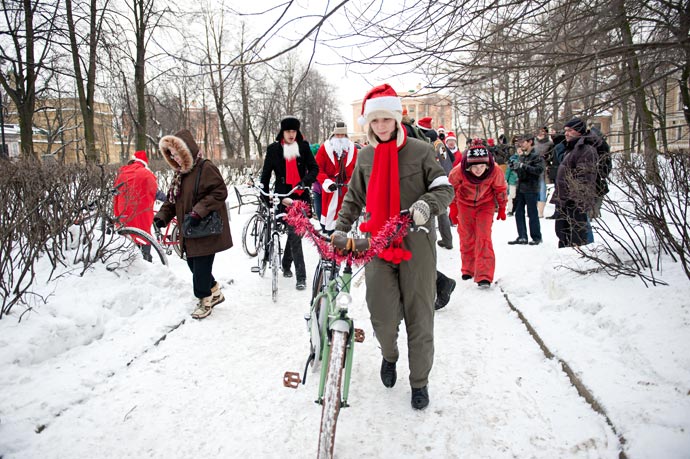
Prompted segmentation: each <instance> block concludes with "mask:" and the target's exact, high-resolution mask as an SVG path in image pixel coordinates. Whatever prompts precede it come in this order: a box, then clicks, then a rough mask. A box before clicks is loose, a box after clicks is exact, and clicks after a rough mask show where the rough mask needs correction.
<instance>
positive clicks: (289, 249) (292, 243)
mask: <svg viewBox="0 0 690 459" xmlns="http://www.w3.org/2000/svg"><path fill="white" fill-rule="evenodd" d="M293 262H294V263H295V277H296V278H297V282H304V281H306V280H307V270H306V267H305V265H304V254H303V253H302V238H301V237H299V236H298V235H297V234H296V233H295V230H294V228H293V227H292V226H288V236H287V243H286V244H285V252H283V263H282V264H283V271H287V270H289V269H290V265H292V263H293Z"/></svg>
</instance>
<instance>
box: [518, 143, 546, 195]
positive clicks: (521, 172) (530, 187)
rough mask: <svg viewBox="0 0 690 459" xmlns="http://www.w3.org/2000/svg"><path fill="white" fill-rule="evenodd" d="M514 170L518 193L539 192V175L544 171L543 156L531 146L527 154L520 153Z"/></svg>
mask: <svg viewBox="0 0 690 459" xmlns="http://www.w3.org/2000/svg"><path fill="white" fill-rule="evenodd" d="M517 164H518V165H520V167H518V168H517V169H515V172H517V176H518V186H517V192H518V193H539V177H540V176H541V174H543V173H544V158H542V157H541V156H540V155H539V153H537V152H536V150H535V149H534V148H533V149H532V150H531V151H530V152H529V154H527V155H520V157H519V158H518V161H517Z"/></svg>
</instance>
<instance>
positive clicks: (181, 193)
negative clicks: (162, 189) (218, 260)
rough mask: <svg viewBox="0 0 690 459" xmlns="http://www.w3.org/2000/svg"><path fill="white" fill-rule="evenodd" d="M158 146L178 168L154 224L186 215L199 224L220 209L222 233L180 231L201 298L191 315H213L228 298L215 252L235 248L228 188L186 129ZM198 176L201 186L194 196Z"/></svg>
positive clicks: (165, 223) (199, 316) (174, 167)
mask: <svg viewBox="0 0 690 459" xmlns="http://www.w3.org/2000/svg"><path fill="white" fill-rule="evenodd" d="M159 147H160V150H161V154H162V155H163V158H165V160H166V161H167V163H168V164H169V165H170V167H171V168H172V169H173V170H174V171H175V177H174V178H173V182H172V184H171V186H170V190H169V191H168V200H167V201H166V203H165V204H163V206H162V207H161V209H160V210H159V211H158V213H157V214H156V216H155V218H154V223H155V224H156V225H157V226H159V227H161V228H162V227H164V226H166V225H167V224H168V222H170V220H172V218H173V217H177V221H178V222H179V224H182V222H183V221H184V217H185V215H186V214H190V216H191V217H192V219H193V220H195V221H196V222H197V223H198V222H200V221H201V219H202V218H204V217H206V216H207V215H208V214H210V213H211V212H213V211H214V210H215V211H218V213H219V214H220V218H221V221H222V223H223V231H222V233H221V234H219V235H215V236H207V237H202V238H197V239H185V238H183V237H182V235H181V234H180V238H181V240H180V243H181V244H182V246H183V250H184V251H185V253H186V254H187V265H188V266H189V269H190V270H191V271H192V280H193V284H194V296H195V297H197V298H198V299H199V302H198V304H197V306H196V309H195V310H194V312H192V317H193V318H195V319H203V318H204V317H207V316H208V315H209V314H211V310H212V308H213V307H214V306H215V305H217V304H218V303H222V302H223V301H224V300H225V298H224V297H223V293H222V292H221V291H220V284H218V282H216V280H215V278H214V277H213V273H212V272H211V271H212V269H213V259H214V257H215V254H216V253H218V252H221V251H223V250H227V249H229V248H230V247H232V236H231V235H230V223H229V221H228V211H227V208H226V207H225V199H226V198H227V196H228V188H227V186H226V185H225V181H224V180H223V176H222V175H221V174H220V171H219V170H218V168H217V167H216V165H215V164H213V163H212V162H211V161H209V160H206V159H203V158H202V157H201V155H200V154H199V146H198V145H197V144H196V142H195V141H194V138H193V137H192V134H191V133H190V132H189V131H188V130H187V129H182V130H181V131H178V132H177V133H175V135H166V136H165V137H163V138H162V139H161V140H160V143H159ZM197 176H199V188H198V191H197V195H196V196H195V195H194V188H195V185H196V180H197Z"/></svg>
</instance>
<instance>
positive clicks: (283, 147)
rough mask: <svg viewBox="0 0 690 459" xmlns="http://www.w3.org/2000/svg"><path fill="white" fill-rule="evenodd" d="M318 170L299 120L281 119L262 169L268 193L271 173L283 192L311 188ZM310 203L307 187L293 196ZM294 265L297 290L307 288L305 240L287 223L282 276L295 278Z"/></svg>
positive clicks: (275, 188) (292, 118) (288, 117)
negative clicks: (298, 188) (301, 130)
mask: <svg viewBox="0 0 690 459" xmlns="http://www.w3.org/2000/svg"><path fill="white" fill-rule="evenodd" d="M318 173H319V166H317V164H316V160H315V159H314V155H313V154H312V152H311V148H310V147H309V143H307V142H306V141H305V140H304V137H302V133H301V132H300V121H299V120H298V119H297V118H296V117H294V116H286V117H284V118H283V119H282V120H280V131H279V132H278V135H277V136H276V141H275V142H273V143H272V144H270V145H269V146H268V148H267V149H266V157H265V159H264V165H263V168H262V169H261V185H262V187H263V189H264V191H265V192H268V187H269V183H270V181H271V175H272V174H273V175H275V184H274V191H275V192H276V193H279V194H284V193H287V192H289V191H290V190H292V189H293V188H294V187H295V186H297V185H303V186H305V187H311V185H312V184H313V183H314V181H315V180H316V176H317V174H318ZM290 197H291V198H292V199H299V200H302V201H305V202H308V203H310V204H311V198H310V196H309V192H308V191H307V190H297V191H295V192H294V193H293V194H292V195H291V196H290ZM293 263H294V264H295V277H296V278H297V284H296V287H297V290H304V289H305V288H306V287H307V272H306V267H305V265H304V254H303V253H302V239H301V238H300V237H299V236H298V235H297V234H296V233H295V231H294V229H293V228H292V227H290V226H288V237H287V244H286V245H285V252H284V253H283V260H282V265H283V276H284V277H292V270H291V269H290V268H291V267H292V264H293Z"/></svg>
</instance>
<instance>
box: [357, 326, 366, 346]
mask: <svg viewBox="0 0 690 459" xmlns="http://www.w3.org/2000/svg"><path fill="white" fill-rule="evenodd" d="M363 341H364V330H362V329H361V328H355V343H361V342H363Z"/></svg>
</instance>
